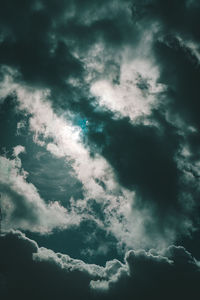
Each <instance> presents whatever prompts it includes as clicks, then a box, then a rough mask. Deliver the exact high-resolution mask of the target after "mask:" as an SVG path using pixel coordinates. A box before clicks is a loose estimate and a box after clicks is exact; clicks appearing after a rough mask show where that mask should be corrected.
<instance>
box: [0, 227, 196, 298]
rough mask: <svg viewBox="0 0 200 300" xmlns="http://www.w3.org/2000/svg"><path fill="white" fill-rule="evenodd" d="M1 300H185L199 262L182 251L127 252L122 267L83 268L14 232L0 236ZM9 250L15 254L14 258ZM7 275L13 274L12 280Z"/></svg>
mask: <svg viewBox="0 0 200 300" xmlns="http://www.w3.org/2000/svg"><path fill="white" fill-rule="evenodd" d="M0 240H1V248H0V254H1V255H0V265H1V271H0V274H1V293H2V295H3V296H4V299H6V300H7V299H11V298H12V297H13V296H14V295H15V297H19V298H20V299H26V298H27V297H29V299H35V297H37V299H55V297H58V298H59V299H65V298H66V297H67V298H68V299H82V298H83V297H84V298H87V299H121V298H122V297H125V298H126V299H132V298H133V297H134V298H135V299H146V297H147V296H148V297H150V298H154V299H159V297H162V298H163V299H169V297H171V296H172V295H173V296H175V297H178V296H179V297H181V298H182V299H188V297H196V296H197V295H198V282H199V276H200V273H199V271H200V270H199V262H197V261H196V260H195V259H194V258H193V257H192V256H191V254H190V253H189V252H187V251H186V250H185V249H184V248H183V247H175V246H171V247H169V248H167V249H165V250H163V251H162V252H160V253H156V252H155V251H154V250H151V251H149V252H148V253H147V252H145V251H144V250H139V251H129V252H128V253H127V254H126V257H125V262H124V263H123V264H122V263H121V262H119V261H117V260H113V261H108V262H107V263H106V265H105V267H100V266H98V265H87V264H85V263H84V262H83V261H80V260H77V259H72V258H70V257H69V256H68V255H63V254H61V253H55V252H53V251H52V250H48V249H46V248H39V247H38V245H37V244H36V242H34V241H32V240H30V239H28V238H27V237H25V235H23V234H22V233H21V232H19V231H16V232H14V231H12V232H8V233H7V234H6V235H4V236H1V237H0ZM13 251H14V254H15V255H13ZM11 274H12V275H11ZM77 286H78V288H77Z"/></svg>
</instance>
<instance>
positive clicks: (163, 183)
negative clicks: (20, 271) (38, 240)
mask: <svg viewBox="0 0 200 300" xmlns="http://www.w3.org/2000/svg"><path fill="white" fill-rule="evenodd" d="M11 6H12V9H13V10H12V11H11V10H10V7H11ZM198 12H199V4H198V3H197V1H182V2H181V3H180V1H168V2H167V3H163V1H160V0H149V1H137V0H135V1H119V0H110V1H98V0H97V1H92V3H91V1H84V2H83V1H79V0H76V1H75V0H74V1H64V0H62V1H59V3H57V4H55V2H54V1H51V0H50V1H46V0H41V1H32V2H31V3H28V2H26V1H22V2H20V4H13V5H11V3H10V1H4V2H3V5H2V9H1V12H0V19H1V21H0V24H1V27H2V32H1V37H0V63H1V65H2V68H1V74H0V76H1V93H0V96H1V100H0V101H1V104H2V103H3V101H4V100H5V99H6V100H5V102H4V104H5V103H7V102H6V101H8V99H11V98H12V99H15V101H16V103H17V105H18V109H17V112H20V113H21V114H24V116H26V118H27V124H28V126H29V130H30V132H31V134H33V135H34V142H35V144H37V145H39V146H41V147H44V148H45V150H47V151H48V152H49V153H51V154H52V155H54V156H55V157H56V158H57V159H63V160H65V161H67V163H68V164H69V165H70V167H71V170H72V169H73V171H72V176H74V177H75V176H76V177H77V179H78V181H79V182H81V184H82V187H83V193H82V196H81V199H73V197H72V198H71V199H70V201H68V203H67V204H68V206H70V209H71V213H72V215H73V216H76V217H77V218H78V219H76V220H80V218H83V219H87V220H91V221H93V222H96V224H97V225H98V226H99V227H100V228H103V229H104V230H107V231H108V232H109V233H112V235H113V236H114V237H115V238H116V239H117V243H118V244H117V246H116V247H118V248H120V247H121V248H123V247H124V248H126V249H127V248H128V249H131V248H132V247H135V248H138V245H139V246H141V245H145V247H147V246H148V247H151V246H152V245H155V246H158V247H159V248H160V247H162V246H163V245H166V244H169V243H171V242H172V241H174V240H176V239H177V237H180V235H184V234H188V233H190V232H192V230H194V228H195V225H194V224H195V222H198V217H196V214H195V210H196V209H197V205H198V191H199V180H198V176H199V174H198V167H199V161H200V158H199V145H200V144H199V135H198V130H199V116H198V111H199V102H198V98H199V97H198V95H199V91H198V84H199V59H198V52H199V47H198V43H199V33H198V30H197V28H198V27H199V26H198V25H199V18H198ZM77 120H85V122H87V130H85V131H84V130H82V129H81V128H80V127H81V126H78V122H77ZM17 124H18V131H20V129H22V128H23V125H22V124H23V123H20V122H17ZM19 144H20V145H23V143H21V142H20V143H16V144H14V145H12V147H11V144H9V146H10V148H13V147H15V146H17V145H19ZM184 150H185V151H184ZM15 152H16V153H19V148H15ZM15 162H17V163H18V166H17V167H16V166H15V167H14V170H15V169H16V168H18V169H19V168H21V167H22V166H23V162H22V165H20V164H21V162H20V160H19V159H17V158H16V159H15ZM6 163H7V164H10V160H6ZM27 171H28V170H27ZM15 172H18V171H16V170H15ZM20 172H22V171H20ZM15 174H16V173H15ZM17 174H18V173H17ZM25 175H26V173H25V171H23V172H22V173H20V175H19V174H18V175H17V178H18V181H19V182H20V184H21V186H22V185H23V186H24V191H25V196H24V197H25V198H27V199H29V198H28V196H27V194H26V193H27V189H28V187H29V189H30V190H31V192H32V193H33V190H34V191H35V192H34V195H35V194H37V196H36V201H35V202H36V203H43V204H41V205H42V207H43V209H44V210H45V211H46V210H48V211H49V210H50V208H49V207H48V205H47V204H44V201H43V200H42V197H41V196H40V195H39V194H38V192H37V191H36V189H35V188H34V187H33V185H31V184H30V183H28V181H27V180H25V179H23V180H22V179H19V178H22V177H23V178H25ZM66 177H67V176H66ZM2 180H3V184H6V183H5V180H4V179H2ZM12 180H13V182H14V178H13V179H12ZM22 183H23V184H22ZM13 184H14V183H13ZM14 187H15V189H16V190H17V194H19V191H18V189H20V195H22V194H23V193H24V192H23V193H22V191H21V187H20V188H19V187H18V186H15V185H14ZM6 189H7V190H6V191H7V193H8V191H9V193H11V192H10V187H6ZM13 193H16V191H14V192H13ZM10 195H11V194H10ZM13 195H15V194H13ZM10 197H11V196H10ZM20 197H21V196H20ZM13 199H14V198H13ZM16 199H18V198H16ZM38 199H40V200H38ZM93 202H95V203H96V206H95V205H94V204H91V203H93ZM19 203H27V201H25V200H23V201H22V200H20V201H19ZM56 203H57V202H56ZM43 205H44V206H43ZM51 205H53V204H51ZM14 206H15V205H14ZM66 206H67V205H66ZM47 207H48V209H47ZM94 207H95V208H96V207H98V209H97V208H96V209H94ZM25 208H26V207H25ZM25 208H24V207H22V208H20V211H21V214H22V216H23V218H24V215H28V214H27V212H26V209H25ZM59 209H61V210H62V212H63V211H64V208H63V207H61V206H59ZM22 212H23V213H22ZM37 214H38V213H36V215H37ZM47 215H48V213H47ZM47 215H46V216H47ZM61 215H62V216H63V214H62V213H61ZM48 216H49V215H48ZM34 218H35V214H34ZM39 219H40V218H39ZM52 219H53V218H52ZM59 219H60V220H63V222H64V223H65V222H66V219H65V218H64V219H65V220H64V219H62V218H59ZM36 220H38V217H36ZM44 220H45V226H46V227H45V228H46V229H45V230H47V228H48V229H49V228H53V226H55V227H56V226H57V225H58V224H60V221H59V222H58V221H56V223H55V224H54V225H52V223H51V222H50V223H51V224H50V223H48V222H49V221H46V220H49V218H46V217H44ZM40 221H41V220H40ZM40 221H39V224H40V225H41V223H40ZM29 222H30V221H29ZM34 222H35V219H34V221H32V223H33V224H34ZM37 222H38V221H37ZM69 222H72V223H73V222H74V220H73V218H72V219H71V221H69ZM77 222H79V221H77ZM61 223H62V221H61ZM18 224H19V223H18ZM62 224H63V223H62ZM37 225H38V223H37ZM15 226H16V223H15ZM20 226H21V225H20ZM23 226H25V225H23ZM26 226H29V225H26ZM42 226H43V225H42ZM198 226H199V225H198ZM14 228H16V227H14ZM19 228H21V227H19ZM23 228H25V227H23ZM27 228H28V227H27ZM32 228H35V227H34V226H33V227H32ZM95 284H96V283H95ZM101 284H102V288H103V287H104V289H105V286H107V283H106V284H104V283H103V282H101Z"/></svg>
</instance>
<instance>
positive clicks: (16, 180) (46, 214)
mask: <svg viewBox="0 0 200 300" xmlns="http://www.w3.org/2000/svg"><path fill="white" fill-rule="evenodd" d="M21 150H22V149H21ZM18 154H19V153H18ZM26 176H27V172H25V171H24V170H23V169H22V168H21V161H20V159H19V158H18V157H16V158H15V159H13V160H9V159H8V158H6V157H3V156H0V186H1V195H2V198H1V205H2V210H3V212H4V214H5V219H4V220H3V225H2V227H3V230H7V229H10V228H20V229H23V230H29V231H34V232H40V233H45V232H46V233H47V232H50V231H51V230H52V229H53V228H66V227H68V226H71V225H77V224H78V223H79V222H80V218H78V217H77V216H73V215H72V214H69V213H68V211H67V210H66V209H65V208H64V207H62V206H61V205H60V204H59V203H58V202H52V203H48V204H47V203H45V201H44V200H43V199H42V198H41V197H40V195H39V193H38V191H37V189H36V187H35V186H34V185H33V184H31V183H28V182H27V181H26Z"/></svg>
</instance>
